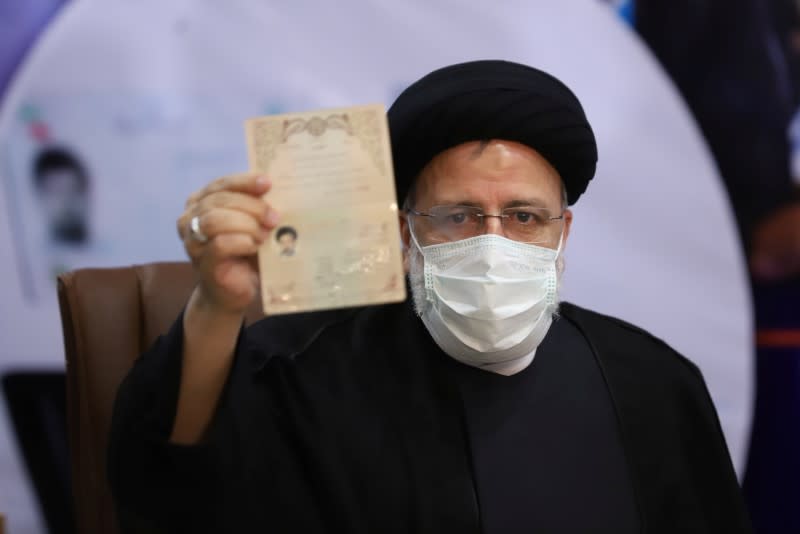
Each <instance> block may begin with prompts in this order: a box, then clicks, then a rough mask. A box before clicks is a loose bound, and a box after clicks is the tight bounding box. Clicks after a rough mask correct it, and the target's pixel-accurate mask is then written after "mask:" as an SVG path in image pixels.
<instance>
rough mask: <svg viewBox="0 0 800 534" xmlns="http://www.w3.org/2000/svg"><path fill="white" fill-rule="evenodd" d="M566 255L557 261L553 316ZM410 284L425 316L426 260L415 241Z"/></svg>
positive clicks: (416, 307) (418, 308)
mask: <svg viewBox="0 0 800 534" xmlns="http://www.w3.org/2000/svg"><path fill="white" fill-rule="evenodd" d="M564 267H565V263H564V254H563V253H561V254H559V255H558V258H557V259H556V274H557V276H558V278H557V284H558V285H557V288H556V303H555V305H554V306H553V310H552V312H553V316H554V317H557V316H558V303H559V302H560V298H559V296H560V295H561V280H562V278H563V274H564ZM408 282H409V286H411V299H412V302H413V303H414V311H415V312H416V313H417V315H420V316H421V315H423V314H424V313H425V312H426V311H427V309H428V307H429V306H430V305H431V303H430V302H429V301H428V298H427V292H426V289H425V258H424V257H423V256H422V251H421V250H420V249H419V247H418V246H417V244H416V243H415V242H414V240H413V239H412V240H411V243H410V244H409V247H408Z"/></svg>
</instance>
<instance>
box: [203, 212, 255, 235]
mask: <svg viewBox="0 0 800 534" xmlns="http://www.w3.org/2000/svg"><path fill="white" fill-rule="evenodd" d="M198 222H199V225H200V231H201V232H202V233H203V234H204V235H205V236H206V237H207V238H208V239H209V240H211V239H214V238H215V237H217V236H218V235H222V234H248V235H250V236H251V237H252V238H253V239H255V240H256V241H257V242H261V241H263V240H264V239H265V238H266V237H267V235H268V231H267V230H266V229H265V228H264V227H263V226H262V224H261V221H259V220H258V219H256V218H255V217H253V216H251V215H250V214H249V213H245V212H243V211H239V210H235V209H227V208H215V209H213V210H211V211H209V212H208V213H205V214H204V215H200V216H199V219H198Z"/></svg>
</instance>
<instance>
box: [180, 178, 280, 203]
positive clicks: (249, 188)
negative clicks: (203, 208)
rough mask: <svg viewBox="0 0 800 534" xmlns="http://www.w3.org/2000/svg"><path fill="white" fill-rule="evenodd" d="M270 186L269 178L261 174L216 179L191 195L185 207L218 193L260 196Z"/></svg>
mask: <svg viewBox="0 0 800 534" xmlns="http://www.w3.org/2000/svg"><path fill="white" fill-rule="evenodd" d="M271 185H272V184H271V182H270V180H269V178H268V177H266V176H265V175H264V174H263V173H250V172H248V173H241V174H231V175H228V176H223V177H222V178H217V179H216V180H214V181H213V182H211V183H210V184H208V185H207V186H205V187H204V188H203V189H201V190H199V191H197V192H196V193H193V194H191V195H190V196H189V198H188V199H187V201H186V206H187V207H188V206H190V205H192V204H194V203H196V202H197V201H199V200H200V199H201V198H204V197H207V196H208V195H212V194H214V193H218V192H220V191H236V192H239V193H245V194H247V195H251V196H252V195H256V196H260V195H263V194H264V193H266V192H267V191H269V188H270V186H271Z"/></svg>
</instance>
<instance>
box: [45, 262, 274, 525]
mask: <svg viewBox="0 0 800 534" xmlns="http://www.w3.org/2000/svg"><path fill="white" fill-rule="evenodd" d="M195 284H196V277H195V275H194V272H193V271H192V267H191V265H190V264H189V263H153V264H147V265H139V266H133V267H121V268H111V269H81V270H78V271H73V272H70V273H66V274H63V275H61V276H59V279H58V299H59V306H60V308H61V323H62V327H63V333H64V347H65V352H66V358H67V422H68V429H69V442H70V456H71V464H72V481H73V482H72V484H73V492H74V499H75V519H76V523H77V527H78V532H102V533H104V534H113V533H117V532H119V530H118V527H117V521H116V517H115V513H114V505H113V501H112V498H111V492H110V490H109V487H108V483H107V480H106V468H105V464H106V447H107V443H108V432H109V427H110V424H111V413H112V409H113V405H114V399H115V397H116V393H117V388H118V387H119V384H120V382H122V379H123V378H124V377H125V375H126V374H127V372H128V371H129V370H130V368H131V367H132V365H133V362H134V360H136V358H137V357H138V356H139V354H141V353H142V352H143V351H144V350H145V349H146V348H147V347H148V346H150V344H152V343H153V341H155V339H156V338H157V337H158V336H159V335H161V334H163V333H165V332H166V331H167V330H168V329H169V327H170V325H171V324H172V323H173V322H174V321H175V319H176V318H177V317H178V314H179V313H180V310H181V309H182V308H183V306H184V305H185V303H186V301H187V299H188V297H189V295H190V293H191V291H192V288H193V287H194V286H195ZM261 315H262V314H261V311H260V309H259V305H258V303H257V302H254V303H253V306H252V307H251V309H250V310H249V311H248V314H247V318H248V321H253V320H256V319H258V318H260V317H261Z"/></svg>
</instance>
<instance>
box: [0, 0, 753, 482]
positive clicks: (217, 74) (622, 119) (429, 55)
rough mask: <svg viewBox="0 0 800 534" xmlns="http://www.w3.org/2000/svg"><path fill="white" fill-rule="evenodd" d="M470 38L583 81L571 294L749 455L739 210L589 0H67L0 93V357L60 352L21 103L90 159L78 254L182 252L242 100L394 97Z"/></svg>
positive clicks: (56, 360) (480, 54)
mask: <svg viewBox="0 0 800 534" xmlns="http://www.w3.org/2000/svg"><path fill="white" fill-rule="evenodd" d="M480 58H504V59H509V60H515V61H520V62H523V63H528V64H532V65H535V66H538V67H541V68H543V69H545V70H548V71H550V72H552V73H553V74H555V75H557V76H558V77H560V78H561V79H562V80H564V81H565V82H566V83H567V84H568V85H570V86H571V87H572V88H573V89H574V90H575V92H576V93H577V94H578V96H579V98H580V99H581V101H582V102H583V103H584V106H585V108H586V111H587V114H588V116H589V118H590V121H591V122H592V124H593V125H594V128H595V132H596V134H597V138H598V142H599V152H600V163H599V167H598V173H597V177H596V178H595V180H594V181H593V182H592V184H591V185H590V186H589V189H588V191H587V194H586V195H585V196H584V197H583V198H582V199H581V200H580V202H579V203H578V204H577V206H576V207H575V210H574V211H575V222H574V225H573V233H572V235H571V237H570V240H569V245H568V248H567V275H566V278H565V298H566V299H568V300H572V301H573V302H575V303H577V304H580V305H583V306H586V307H589V308H592V309H595V310H597V311H600V312H604V313H608V314H612V315H616V316H618V317H620V318H623V319H626V320H628V321H630V322H633V323H635V324H637V325H639V326H641V327H644V328H646V329H648V330H650V331H651V332H653V333H654V334H655V335H657V336H659V337H661V338H663V339H664V340H666V341H667V342H668V343H669V344H671V345H672V346H673V347H675V348H676V349H677V350H678V351H680V352H681V353H683V354H684V355H686V356H687V357H688V358H690V359H691V360H692V361H694V362H695V363H697V364H698V365H699V366H700V368H701V369H702V371H703V373H704V375H705V377H706V380H707V382H708V385H709V389H710V391H711V394H712V397H713V398H714V401H715V402H716V405H717V409H718V411H719V414H720V417H721V420H722V426H723V430H724V432H725V436H726V438H727V441H728V446H729V448H730V450H731V454H732V456H733V460H734V463H735V464H736V467H737V470H738V472H739V473H740V474H741V473H742V469H743V466H744V460H745V454H746V445H747V439H748V433H749V424H750V417H751V404H752V390H753V385H752V380H753V379H752V373H751V366H752V362H751V353H752V348H751V347H752V339H751V332H752V318H751V311H750V302H749V296H748V293H747V289H746V278H745V271H744V261H743V258H742V256H741V253H740V251H739V247H738V244H737V241H736V235H735V229H734V228H735V227H734V221H733V219H732V215H731V211H730V209H729V207H728V204H727V199H726V197H725V193H724V191H723V188H722V185H721V182H720V179H719V177H718V176H717V173H716V170H715V168H714V166H713V163H712V161H711V159H710V156H709V153H708V150H707V149H706V147H705V145H704V143H703V141H702V139H701V137H700V134H699V133H698V130H697V128H696V126H695V124H694V123H693V121H692V119H691V118H690V116H689V113H688V111H687V109H686V107H685V105H684V104H683V103H682V101H681V100H680V98H679V97H678V95H677V93H676V91H675V89H674V88H673V87H672V85H671V84H670V83H669V81H668V79H667V77H666V76H665V75H664V73H663V72H662V71H661V70H660V69H659V68H658V67H657V65H656V63H655V60H654V59H653V58H652V56H651V55H650V54H649V52H647V51H646V49H645V47H644V45H643V44H641V42H640V41H639V40H638V38H637V37H636V36H635V35H634V34H633V33H632V32H631V30H629V29H628V28H627V27H626V26H625V25H624V24H623V23H622V22H621V21H619V20H618V19H617V17H616V16H615V14H614V13H613V12H612V11H611V10H610V9H608V8H607V7H605V6H602V5H600V4H598V3H595V1H594V0H562V1H560V2H523V1H516V2H512V1H508V2H495V3H474V5H464V4H463V3H460V2H455V1H440V2H426V1H423V0H414V1H407V2H390V1H388V0H386V1H376V0H373V1H371V2H353V3H352V4H350V3H348V2H337V3H321V2H310V1H297V2H291V3H286V2H281V3H278V2H274V3H269V4H268V3H260V2H249V1H244V0H242V1H240V2H226V3H225V4H224V5H223V4H222V3H219V2H212V1H211V0H203V1H198V0H193V1H188V0H186V1H173V2H162V1H157V0H141V1H139V2H128V1H122V0H73V1H72V2H71V4H69V5H68V7H67V8H65V9H64V11H63V12H62V14H61V15H60V17H59V18H58V20H57V21H56V22H55V23H54V24H53V25H52V26H51V27H50V28H49V29H48V32H47V33H46V34H45V36H44V37H43V38H42V39H41V40H40V41H39V42H38V44H37V46H36V47H35V49H34V50H33V51H32V53H30V54H29V56H28V58H27V59H26V62H25V64H24V67H23V68H22V69H21V70H20V71H19V73H18V75H17V77H16V79H15V80H14V83H13V84H12V86H11V89H10V91H9V92H8V93H7V95H6V97H5V98H4V100H3V101H2V104H1V107H0V151H1V152H0V154H2V156H1V159H0V161H2V164H0V179H1V180H3V183H4V184H5V185H6V187H3V188H0V210H2V212H3V213H8V214H10V215H9V217H11V216H12V215H13V214H15V213H16V214H17V216H19V217H21V221H22V224H21V225H19V224H17V225H15V226H14V230H13V233H12V227H11V226H10V224H9V223H8V221H7V220H6V219H0V257H2V258H3V260H2V262H0V276H1V277H2V280H3V283H2V286H0V288H1V290H2V292H1V293H0V301H1V302H2V303H3V304H2V306H3V308H4V309H3V314H2V317H3V319H2V322H0V338H2V339H3V340H4V350H3V355H2V360H0V367H8V366H10V365H12V364H19V363H26V364H34V365H48V364H49V365H52V364H61V362H62V361H63V349H62V346H61V339H60V324H59V319H58V313H57V307H56V303H55V299H54V296H53V294H54V292H53V289H52V287H51V286H50V283H49V281H48V279H47V277H46V275H44V274H41V273H38V274H37V269H35V268H33V267H30V266H36V265H39V264H40V263H42V262H43V261H44V260H42V258H44V257H46V255H47V252H46V250H45V249H46V246H45V245H43V244H42V240H41V237H40V235H41V228H40V226H41V224H40V223H39V222H38V219H37V216H36V214H37V212H36V209H37V206H36V204H35V202H34V201H33V194H32V188H31V187H30V184H29V182H30V178H29V176H28V175H29V168H30V161H31V159H32V157H33V154H34V151H35V150H36V148H37V142H36V141H35V140H34V139H33V138H32V137H31V135H30V133H29V130H30V125H29V124H28V123H26V120H27V119H21V118H20V117H21V116H22V115H23V111H24V110H31V109H33V110H35V114H36V115H37V116H38V117H39V118H40V120H41V121H42V122H43V123H45V124H46V125H47V127H48V129H49V131H50V135H51V137H52V139H53V140H54V141H57V142H60V143H65V144H67V145H68V146H69V147H70V148H72V149H74V150H75V151H76V152H77V153H78V154H80V155H81V157H82V158H83V159H84V161H85V162H86V165H87V167H88V168H89V169H90V171H91V175H92V187H93V194H92V208H91V210H90V214H91V224H92V229H93V235H94V236H95V239H94V241H93V244H92V246H91V247H89V249H87V250H86V251H84V252H82V253H79V254H75V255H74V256H73V257H71V260H70V261H71V262H72V263H71V265H70V266H71V267H78V266H84V265H119V264H129V263H139V262H146V261H154V260H168V259H179V258H182V252H181V248H180V244H179V242H178V240H177V239H176V237H175V230H174V219H175V217H176V216H177V214H178V213H179V212H180V210H181V208H182V205H183V201H184V198H185V197H186V196H187V195H188V194H189V193H190V192H191V191H192V190H194V189H196V188H197V187H199V186H201V185H202V184H203V183H205V182H207V181H208V180H210V179H212V178H214V177H215V176H217V175H220V174H223V173H228V172H235V171H239V170H243V169H245V168H246V157H245V147H244V134H243V127H242V122H243V120H244V119H245V118H247V117H249V116H253V115H259V114H266V113H271V112H280V111H290V110H302V109H308V108H314V107H323V106H343V105H349V104H356V103H368V102H375V101H379V102H384V103H386V104H387V105H388V104H389V103H391V101H392V100H393V99H394V97H395V96H396V95H397V94H398V93H399V91H400V90H401V89H402V88H403V87H404V86H405V85H407V84H408V83H409V82H411V81H413V80H414V79H416V78H418V77H419V76H421V75H422V74H424V73H426V72H428V71H430V70H432V69H434V68H437V67H440V66H443V65H445V64H449V63H453V62H458V61H465V60H471V59H480ZM9 210H11V211H9ZM18 222H19V221H18ZM25 266H29V267H30V269H31V272H30V273H27V274H26V275H25V276H22V273H21V272H20V269H25V268H26V267H25ZM25 280H28V281H27V282H25ZM28 286H30V287H28ZM26 295H27V296H26ZM30 295H35V296H30ZM0 434H2V435H7V433H5V432H3V433H0ZM2 441H5V440H2ZM0 455H2V458H0V460H2V461H3V463H4V464H5V465H6V466H8V465H9V464H10V463H11V462H12V459H11V452H10V445H8V444H7V443H2V442H0ZM3 472H11V468H9V467H3Z"/></svg>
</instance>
